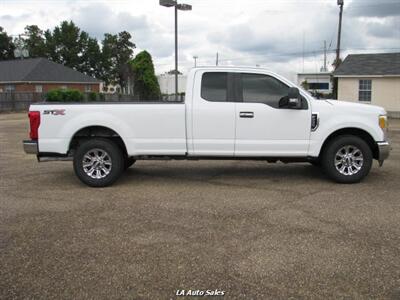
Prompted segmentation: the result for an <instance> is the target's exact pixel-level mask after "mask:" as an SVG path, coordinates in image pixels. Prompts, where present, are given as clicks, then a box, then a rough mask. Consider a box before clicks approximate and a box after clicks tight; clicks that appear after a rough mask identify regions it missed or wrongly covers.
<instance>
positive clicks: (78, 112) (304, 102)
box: [23, 67, 390, 187]
mask: <svg viewBox="0 0 400 300" xmlns="http://www.w3.org/2000/svg"><path fill="white" fill-rule="evenodd" d="M29 118H30V138H31V139H30V140H27V141H24V142H23V145H24V149H25V152H26V153H34V154H36V155H37V157H38V160H39V161H48V160H73V166H74V170H75V173H76V175H77V176H78V177H79V179H80V180H81V181H82V182H84V183H85V184H87V185H89V186H94V187H103V186H107V185H111V184H112V183H114V182H115V181H116V180H117V179H118V177H119V176H120V175H121V174H122V172H123V171H124V170H125V169H126V168H128V167H129V166H131V165H132V164H133V163H134V162H135V161H136V160H140V159H160V158H162V159H246V160H251V159H257V160H265V161H268V162H276V161H278V160H279V161H282V162H310V163H312V164H315V165H321V166H322V167H323V168H324V170H325V172H326V173H327V174H328V176H329V177H330V178H332V179H333V180H334V181H336V182H341V183H354V182H358V181H360V180H361V179H362V178H364V177H365V176H366V175H367V174H368V173H369V171H370V168H371V166H372V161H373V159H376V160H378V161H379V163H380V165H382V163H383V161H384V160H385V159H386V158H387V157H388V156H389V151H390V145H389V143H388V141H387V137H386V134H387V117H386V112H385V110H384V109H383V108H381V107H377V106H372V105H366V104H355V103H350V102H340V101H336V100H317V99H314V98H313V97H312V96H311V95H309V94H308V93H307V92H306V91H304V90H302V89H301V88H300V87H297V86H296V85H295V84H293V83H292V82H290V81H288V80H286V79H284V78H282V77H281V76H279V75H277V74H274V73H272V72H269V71H267V70H264V69H260V68H232V67H207V68H195V69H192V70H191V71H190V72H189V74H188V78H187V87H186V100H185V102H134V103H132V102H130V103H57V104H53V103H38V104H33V105H31V107H30V109H29Z"/></svg>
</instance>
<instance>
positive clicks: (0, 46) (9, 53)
mask: <svg viewBox="0 0 400 300" xmlns="http://www.w3.org/2000/svg"><path fill="white" fill-rule="evenodd" d="M14 50H15V45H14V43H13V40H12V37H11V36H8V35H7V32H5V31H3V27H1V26H0V60H6V59H13V58H14Z"/></svg>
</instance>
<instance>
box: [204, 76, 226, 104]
mask: <svg viewBox="0 0 400 300" xmlns="http://www.w3.org/2000/svg"><path fill="white" fill-rule="evenodd" d="M227 97H228V73H226V72H206V73H204V74H203V76H202V78H201V98H203V99H205V100H207V101H213V102H226V101H227Z"/></svg>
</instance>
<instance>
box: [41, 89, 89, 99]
mask: <svg viewBox="0 0 400 300" xmlns="http://www.w3.org/2000/svg"><path fill="white" fill-rule="evenodd" d="M46 101H48V102H82V101H83V93H81V92H80V91H78V90H68V89H66V90H64V89H57V90H51V91H49V92H48V93H47V94H46Z"/></svg>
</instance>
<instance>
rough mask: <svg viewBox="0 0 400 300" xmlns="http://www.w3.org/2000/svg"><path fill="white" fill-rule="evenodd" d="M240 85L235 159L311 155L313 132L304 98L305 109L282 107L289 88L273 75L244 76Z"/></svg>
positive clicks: (243, 74)
mask: <svg viewBox="0 0 400 300" xmlns="http://www.w3.org/2000/svg"><path fill="white" fill-rule="evenodd" d="M237 85H238V90H239V92H238V94H239V96H238V97H239V98H240V99H239V102H237V104H236V111H235V117H236V141H235V156H238V157H240V156H264V157H268V156H294V157H296V156H307V152H308V146H309V138H310V131H311V108H310V105H309V104H308V102H307V100H306V99H305V98H303V99H302V101H301V102H302V103H303V106H302V109H291V108H288V107H279V101H280V99H281V98H282V97H285V96H287V95H288V91H289V86H288V85H286V84H285V83H283V82H282V81H280V80H279V79H277V78H275V77H273V76H269V75H264V74H256V73H240V74H238V79H237Z"/></svg>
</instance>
